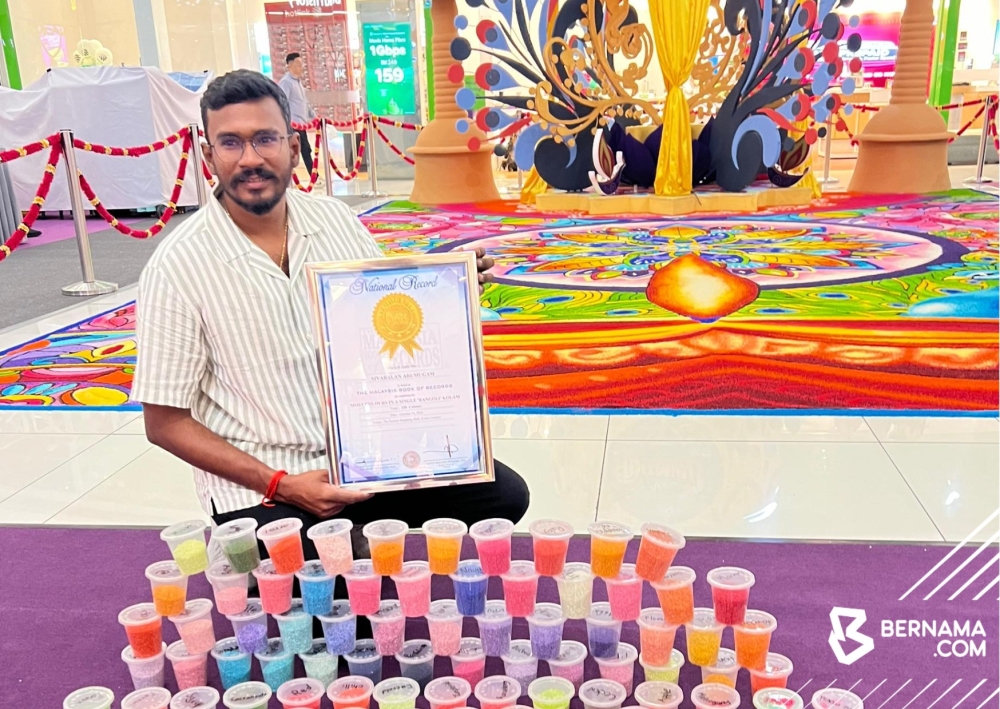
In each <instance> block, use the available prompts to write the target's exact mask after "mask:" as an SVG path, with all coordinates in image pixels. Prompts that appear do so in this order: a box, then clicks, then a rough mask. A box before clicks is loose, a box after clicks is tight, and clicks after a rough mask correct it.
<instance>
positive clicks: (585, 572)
mask: <svg viewBox="0 0 1000 709" xmlns="http://www.w3.org/2000/svg"><path fill="white" fill-rule="evenodd" d="M558 578H559V580H561V581H583V580H585V579H593V578H594V572H593V571H591V570H590V564H585V563H583V562H580V561H573V562H570V563H568V564H566V565H564V566H563V570H562V573H561V574H559V577H558Z"/></svg>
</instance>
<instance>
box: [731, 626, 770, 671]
mask: <svg viewBox="0 0 1000 709" xmlns="http://www.w3.org/2000/svg"><path fill="white" fill-rule="evenodd" d="M733 640H734V641H735V643H736V664H738V665H739V666H740V667H746V668H747V669H748V670H762V669H764V668H765V667H766V666H767V651H768V649H769V648H770V646H771V633H747V632H744V631H743V630H742V629H741V628H740V627H739V626H737V627H735V628H733Z"/></svg>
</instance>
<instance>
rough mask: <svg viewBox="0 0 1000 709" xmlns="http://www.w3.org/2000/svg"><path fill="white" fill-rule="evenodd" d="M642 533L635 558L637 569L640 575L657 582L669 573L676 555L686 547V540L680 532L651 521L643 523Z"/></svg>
mask: <svg viewBox="0 0 1000 709" xmlns="http://www.w3.org/2000/svg"><path fill="white" fill-rule="evenodd" d="M640 533H641V534H642V541H640V542H639V556H638V557H637V558H636V560H635V570H636V573H637V574H639V576H640V577H642V578H644V579H646V580H647V581H649V582H650V583H655V582H656V581H660V580H661V579H662V578H663V576H664V575H665V574H666V573H667V570H668V569H669V568H670V565H671V564H672V563H673V561H674V557H675V556H677V552H679V551H680V550H681V549H683V548H684V544H685V543H686V541H685V539H684V537H683V536H682V535H681V534H680V532H677V531H676V530H674V529H671V528H670V527H666V526H664V525H662V524H653V523H651V522H647V523H646V524H644V525H642V527H641V528H640Z"/></svg>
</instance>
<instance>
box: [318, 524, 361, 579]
mask: <svg viewBox="0 0 1000 709" xmlns="http://www.w3.org/2000/svg"><path fill="white" fill-rule="evenodd" d="M353 526H354V523H353V522H351V520H349V519H329V520H326V521H325V522H320V523H319V524H314V525H313V526H312V527H310V528H309V529H308V531H307V532H306V537H308V538H309V539H311V540H312V543H313V544H315V545H316V553H317V554H318V555H319V561H320V563H321V564H323V568H324V569H326V573H328V574H330V575H331V576H338V575H339V576H343V575H344V574H346V573H347V572H348V571H350V570H351V565H352V564H353V563H354V549H353V548H352V547H351V529H352V528H353Z"/></svg>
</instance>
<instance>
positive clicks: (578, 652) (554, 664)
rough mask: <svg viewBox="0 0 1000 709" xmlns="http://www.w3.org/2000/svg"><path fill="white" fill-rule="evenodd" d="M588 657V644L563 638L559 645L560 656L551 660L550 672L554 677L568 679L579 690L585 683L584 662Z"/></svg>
mask: <svg viewBox="0 0 1000 709" xmlns="http://www.w3.org/2000/svg"><path fill="white" fill-rule="evenodd" d="M586 659H587V646H586V645H584V644H583V643H578V642H577V641H575V640H563V641H562V644H561V645H560V646H559V657H557V658H555V659H554V660H549V672H550V673H552V676H553V677H562V678H563V679H568V680H569V681H570V682H572V683H573V686H574V687H576V689H577V690H578V691H579V689H580V686H581V685H582V684H583V664H584V660H586Z"/></svg>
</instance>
